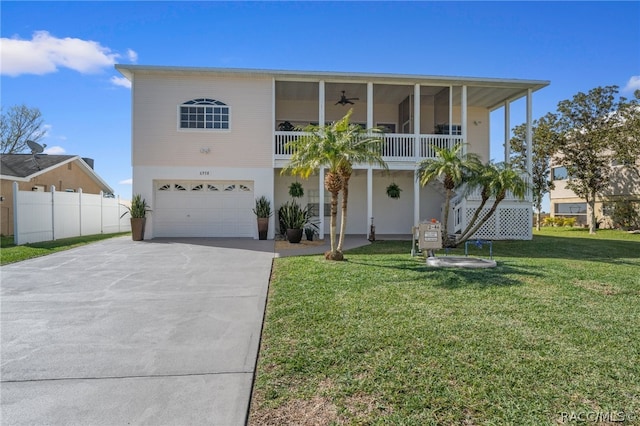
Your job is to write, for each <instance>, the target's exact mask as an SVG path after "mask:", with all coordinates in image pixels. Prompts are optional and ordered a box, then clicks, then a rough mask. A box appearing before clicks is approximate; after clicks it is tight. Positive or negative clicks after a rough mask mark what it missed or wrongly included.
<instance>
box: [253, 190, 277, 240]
mask: <svg viewBox="0 0 640 426" xmlns="http://www.w3.org/2000/svg"><path fill="white" fill-rule="evenodd" d="M253 213H254V214H255V215H256V217H257V219H258V239H260V240H266V239H267V234H268V232H269V218H270V217H271V215H272V214H273V212H272V211H271V202H270V201H269V199H268V198H267V197H265V196H264V195H263V196H262V197H260V198H256V206H255V208H254V209H253Z"/></svg>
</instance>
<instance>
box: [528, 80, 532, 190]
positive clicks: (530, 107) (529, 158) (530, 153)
mask: <svg viewBox="0 0 640 426" xmlns="http://www.w3.org/2000/svg"><path fill="white" fill-rule="evenodd" d="M532 93H533V92H532V90H531V89H527V173H528V174H529V182H531V175H532V173H533V161H532V160H533V158H532V156H533V149H532V146H533V135H532V134H531V121H532V120H531V115H532V106H531V94H532ZM528 198H529V199H530V200H531V193H530V195H529V197H528Z"/></svg>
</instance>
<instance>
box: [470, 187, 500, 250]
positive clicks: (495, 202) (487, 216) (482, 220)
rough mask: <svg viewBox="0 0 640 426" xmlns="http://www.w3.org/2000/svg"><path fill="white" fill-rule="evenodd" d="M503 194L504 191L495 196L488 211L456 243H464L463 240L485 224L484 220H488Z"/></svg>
mask: <svg viewBox="0 0 640 426" xmlns="http://www.w3.org/2000/svg"><path fill="white" fill-rule="evenodd" d="M505 196H506V192H505V193H502V194H499V195H498V196H497V197H496V200H495V201H494V202H493V205H492V206H491V208H490V209H489V211H488V212H487V213H486V214H485V215H484V216H482V219H480V222H478V224H477V225H476V226H474V227H473V229H471V231H469V232H468V233H467V235H465V236H463V237H462V238H460V240H459V241H458V244H462V243H464V242H465V241H467V240H468V239H469V238H471V236H472V235H473V234H475V233H476V232H478V229H480V227H481V226H482V225H484V224H485V222H486V221H488V220H489V218H491V216H492V215H493V214H494V213H495V212H496V210H497V209H498V204H500V202H501V201H502V200H504V197H505Z"/></svg>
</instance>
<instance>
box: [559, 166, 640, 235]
mask: <svg viewBox="0 0 640 426" xmlns="http://www.w3.org/2000/svg"><path fill="white" fill-rule="evenodd" d="M637 166H638V168H637V169H632V168H630V167H628V166H625V165H623V164H618V163H617V162H616V161H612V163H611V167H612V169H613V170H612V173H611V180H610V184H609V186H608V187H607V188H606V189H605V190H604V191H602V193H601V194H599V195H598V197H597V198H596V203H595V210H596V220H597V221H598V222H599V223H598V225H599V226H601V227H606V228H609V227H611V226H612V225H613V223H612V221H611V213H612V211H613V210H612V209H613V204H614V202H615V201H616V200H621V199H628V200H631V201H637V202H640V174H639V173H640V159H638V161H637ZM551 179H552V180H553V183H554V189H552V190H550V191H549V199H550V210H551V217H556V216H562V217H575V218H576V224H578V225H583V226H586V225H588V224H589V217H590V216H589V214H588V212H589V211H588V206H587V202H586V200H585V199H584V198H580V197H578V196H577V195H576V194H575V193H574V192H573V191H572V190H570V189H568V188H567V182H568V179H569V176H568V174H567V169H566V168H565V167H564V166H560V165H554V164H552V165H551Z"/></svg>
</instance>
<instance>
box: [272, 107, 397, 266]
mask: <svg viewBox="0 0 640 426" xmlns="http://www.w3.org/2000/svg"><path fill="white" fill-rule="evenodd" d="M352 113H353V110H349V112H348V113H347V114H346V115H345V116H344V117H343V118H342V119H340V120H338V121H336V122H335V123H333V124H329V125H325V126H313V125H312V126H307V127H306V128H305V129H304V131H305V132H307V134H306V135H305V136H301V137H300V138H298V139H297V140H295V141H292V142H290V143H289V144H288V146H287V149H291V150H292V152H293V154H292V155H291V159H290V160H289V163H288V164H287V166H286V167H285V168H284V169H283V170H282V173H283V174H284V173H290V174H292V175H297V176H301V177H302V178H305V179H306V178H308V177H309V176H310V175H311V174H312V173H314V172H316V171H318V170H319V169H320V168H321V167H324V168H325V169H326V172H325V178H324V186H325V188H326V189H327V191H329V192H330V193H331V216H330V222H329V224H330V225H329V228H330V239H331V250H330V251H329V252H327V253H325V257H326V258H327V259H331V260H343V259H344V256H343V254H342V246H343V242H344V233H345V230H346V222H347V200H348V194H349V179H350V178H351V173H352V171H353V166H354V165H355V164H365V163H366V164H376V165H379V166H381V167H383V168H387V165H386V163H385V162H384V161H383V160H382V155H381V153H380V149H379V148H378V145H379V144H380V143H381V141H382V139H381V137H379V136H376V133H379V131H378V130H372V131H370V132H371V135H370V134H369V132H367V131H365V130H364V129H362V128H361V127H360V126H358V125H355V124H350V123H349V120H350V118H351V114H352ZM341 190H342V191H343V196H342V222H341V226H340V240H339V243H338V245H337V246H336V218H337V214H338V195H339V193H340V191H341Z"/></svg>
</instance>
